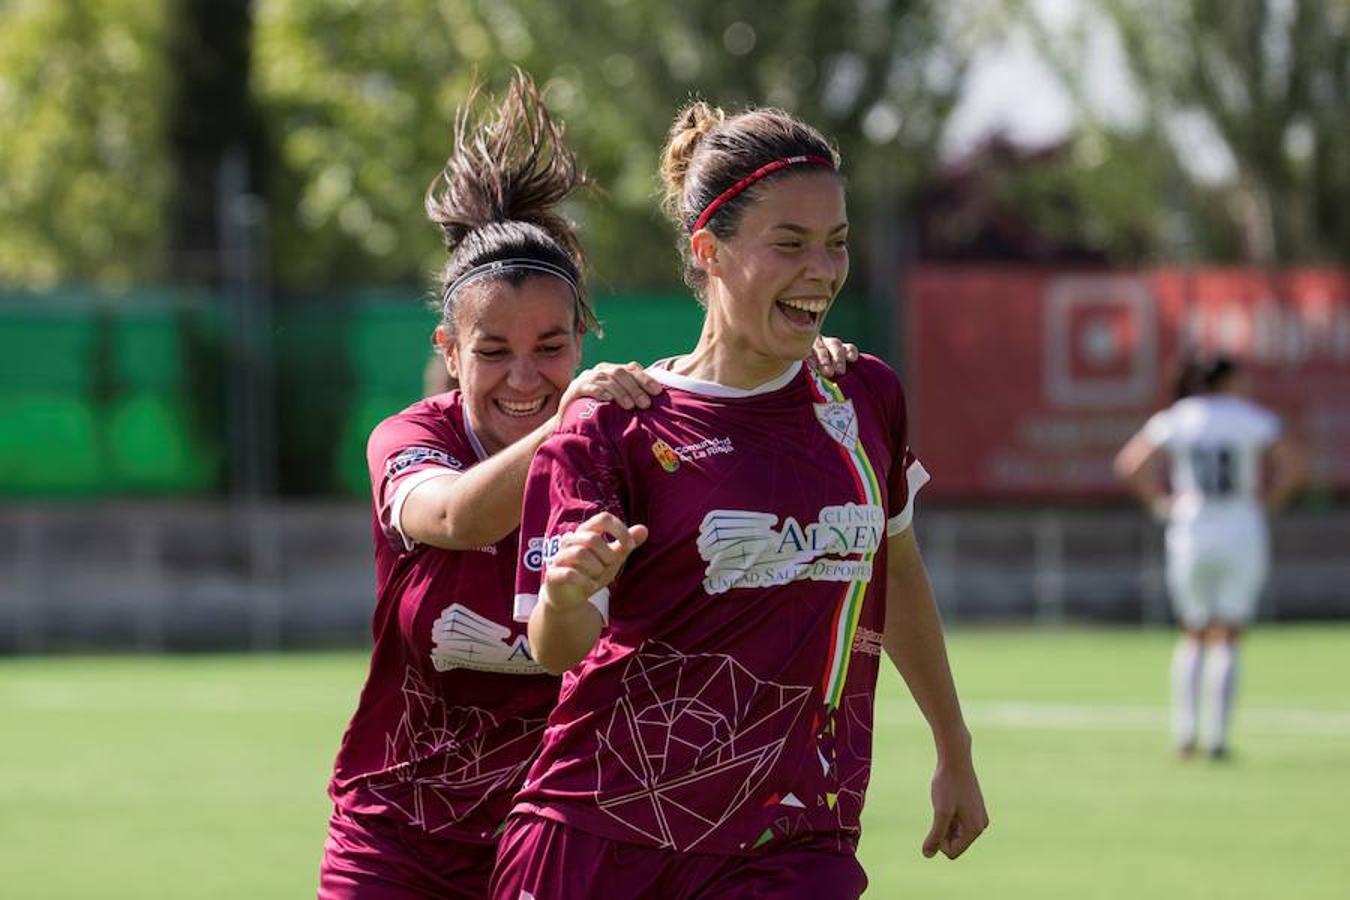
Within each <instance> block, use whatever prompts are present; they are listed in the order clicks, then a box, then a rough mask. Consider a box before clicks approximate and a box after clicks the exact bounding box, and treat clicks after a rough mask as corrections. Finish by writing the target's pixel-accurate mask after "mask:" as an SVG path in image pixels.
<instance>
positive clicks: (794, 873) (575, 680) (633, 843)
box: [492, 103, 988, 900]
mask: <svg viewBox="0 0 1350 900" xmlns="http://www.w3.org/2000/svg"><path fill="white" fill-rule="evenodd" d="M662 174H663V176H664V180H665V184H666V190H667V203H666V208H667V212H668V213H669V214H670V216H671V218H672V219H673V220H674V222H675V224H676V226H677V228H678V229H679V230H680V248H681V252H682V256H683V258H684V261H685V263H686V266H685V274H686V280H687V281H688V283H689V285H690V287H691V288H692V289H693V291H694V293H695V294H696V296H697V297H698V299H699V301H700V303H701V304H702V305H703V306H704V308H705V310H706V315H705V319H704V325H703V331H702V335H701V336H700V338H699V341H698V344H697V345H696V346H695V347H694V348H693V349H692V350H691V351H690V352H689V353H688V354H686V355H684V356H680V357H676V358H673V359H669V360H665V361H663V362H660V363H657V364H655V365H654V366H652V367H650V368H649V369H648V370H647V374H648V375H650V376H651V377H652V378H653V379H655V380H656V381H657V382H659V383H660V384H661V385H663V386H664V388H665V390H664V391H662V392H661V393H660V394H659V395H657V396H656V397H654V398H653V399H652V403H651V405H650V406H649V407H646V408H643V409H633V410H630V409H625V408H623V407H621V406H618V405H616V404H613V403H603V402H597V401H590V400H582V401H579V402H578V403H577V404H575V405H574V406H573V407H572V409H571V410H570V411H569V413H568V414H567V415H566V416H565V417H564V421H563V424H562V425H561V426H560V427H559V429H558V430H557V431H556V432H555V433H554V434H553V435H552V436H551V437H550V438H549V439H548V440H547V441H545V442H544V444H543V445H542V447H541V448H540V450H539V452H538V454H537V455H536V457H535V459H534V462H533V463H532V465H531V469H530V474H529V476H528V479H527V482H526V487H525V500H524V510H523V519H522V525H521V535H522V537H521V550H522V555H521V559H520V564H519V569H518V572H517V586H516V590H517V593H516V617H517V619H519V620H521V621H528V627H529V636H530V644H531V647H532V648H533V649H534V652H535V658H536V659H537V661H538V662H539V663H540V664H541V665H542V666H544V668H546V669H548V670H549V671H553V672H564V673H565V675H564V679H563V689H562V694H561V696H560V698H559V703H558V706H557V707H556V708H555V710H554V711H553V713H552V714H551V715H550V717H549V721H548V725H547V726H546V728H545V734H544V741H543V747H542V749H541V751H540V756H539V758H538V759H537V760H536V761H535V763H534V765H533V766H532V767H531V770H530V774H529V776H528V777H527V779H526V782H525V787H524V788H523V789H522V790H521V792H520V793H519V794H518V795H517V798H516V805H515V807H514V809H513V811H512V815H511V818H510V819H508V821H507V827H506V831H505V832H504V834H503V836H502V840H501V844H500V848H499V851H498V861H497V870H496V872H495V873H494V876H493V886H492V896H493V897H495V898H499V900H520V898H524V897H531V898H534V900H554V898H557V900H561V898H578V897H598V896H607V897H670V898H684V897H691V898H692V897H741V896H757V897H759V896H764V897H769V896H771V897H786V898H793V897H800V898H819V897H832V898H835V897H857V896H858V895H860V894H861V893H862V891H863V889H864V888H865V886H866V883H867V880H866V877H865V875H864V874H863V871H862V868H861V866H860V865H859V864H858V862H857V859H856V853H855V851H856V848H857V844H858V838H859V834H860V825H859V821H860V816H861V812H862V805H863V795H864V792H865V790H866V787H867V782H868V778H869V774H870V768H871V755H872V747H871V743H872V740H871V736H872V735H871V733H872V708H873V700H874V695H875V687H876V679H877V673H878V669H879V666H880V659H881V656H882V654H883V653H885V654H886V655H887V656H889V657H890V658H891V660H892V662H893V663H894V664H895V665H896V667H897V668H898V669H899V670H900V672H901V674H902V675H903V676H904V678H905V680H906V682H907V683H908V685H909V688H910V691H911V693H912V694H913V696H914V698H915V700H916V701H917V702H918V705H919V707H920V709H921V710H922V712H923V714H924V715H925V716H926V718H927V720H928V722H929V725H930V726H931V728H932V732H933V737H934V740H935V743H936V745H937V757H938V765H937V771H936V774H935V775H934V778H933V782H932V798H933V807H934V817H933V823H932V827H931V829H930V831H929V833H928V835H927V837H926V838H925V839H924V841H923V844H922V850H923V853H924V855H926V856H932V855H933V854H935V853H936V852H938V851H942V852H943V853H944V854H945V855H947V856H949V857H953V858H954V857H956V856H959V855H960V854H961V853H962V852H963V851H964V850H965V849H966V848H967V847H968V846H969V845H970V843H971V842H972V841H973V840H975V838H976V837H977V836H978V835H979V834H980V832H981V831H983V830H984V828H985V827H986V826H987V824H988V818H987V816H986V813H985V808H984V801H983V799H982V797H981V794H980V788H979V783H978V780H977V778H976V775H975V770H974V766H973V763H972V760H971V741H970V734H969V732H968V731H967V729H966V726H965V724H964V721H963V719H962V715H961V710H960V705H959V703H958V700H957V695H956V691H955V688H954V686H953V683H952V677H951V673H950V669H949V667H948V663H947V656H946V651H945V646H944V641H943V636H942V627H941V624H940V620H939V618H938V613H937V609H936V605H935V603H934V601H933V595H932V591H931V589H930V587H929V583H928V578H927V575H926V573H925V571H924V567H923V562H922V559H921V557H920V555H919V550H918V547H917V545H916V544H915V539H914V533H913V529H912V528H911V520H912V517H913V511H914V494H915V492H916V491H917V490H918V489H919V487H920V486H922V485H923V484H924V482H925V481H926V480H927V478H928V475H927V473H926V472H925V471H924V468H923V466H922V465H921V464H920V463H919V462H918V461H917V460H916V459H915V458H914V456H913V454H911V453H910V450H909V446H908V444H907V439H906V420H905V401H904V395H903V392H902V390H901V387H900V383H899V381H898V380H897V379H896V376H895V374H894V373H893V372H892V371H891V370H890V368H889V367H887V366H886V365H885V364H884V363H882V362H880V361H879V360H877V359H875V358H872V357H866V356H865V357H863V358H862V359H860V360H859V361H858V362H857V363H856V364H855V365H853V366H852V367H850V368H849V370H848V372H847V373H845V374H843V375H840V376H838V377H835V378H833V379H832V378H830V377H827V376H826V375H824V374H821V373H819V372H815V371H812V370H811V369H809V368H808V367H805V366H803V365H802V364H801V362H800V360H801V359H802V357H803V355H804V354H805V353H806V351H807V350H808V349H809V348H810V346H811V343H812V341H813V340H815V339H816V337H817V335H818V334H819V331H820V326H821V322H822V321H823V320H824V318H825V315H826V313H827V312H828V311H829V308H830V305H831V303H832V302H833V301H834V298H835V296H836V295H837V294H838V292H839V289H840V287H841V286H842V285H843V283H844V279H845V277H846V275H847V273H848V250H847V241H848V217H847V214H846V209H845V202H844V191H843V184H842V180H841V178H840V176H839V172H838V156H837V154H836V152H835V150H834V149H833V147H832V146H831V145H830V144H829V142H828V141H826V140H825V139H824V138H823V137H822V136H821V135H820V134H819V133H817V132H816V131H815V130H814V129H812V128H810V127H809V126H807V125H805V124H803V123H801V122H799V121H797V120H796V119H793V118H792V117H790V116H788V115H786V114H784V113H781V112H778V111H776V110H767V109H758V110H750V111H748V112H743V113H741V114H739V115H734V116H726V115H725V114H723V113H722V112H721V111H720V110H716V109H712V108H710V107H708V106H707V105H705V104H701V103H699V104H694V105H692V106H690V107H689V108H688V109H686V110H684V111H683V112H681V114H680V116H679V117H678V118H677V120H676V122H675V124H674V126H673V127H672V130H671V133H670V139H669V142H668V144H667V147H666V150H665V157H664V161H663V167H662Z"/></svg>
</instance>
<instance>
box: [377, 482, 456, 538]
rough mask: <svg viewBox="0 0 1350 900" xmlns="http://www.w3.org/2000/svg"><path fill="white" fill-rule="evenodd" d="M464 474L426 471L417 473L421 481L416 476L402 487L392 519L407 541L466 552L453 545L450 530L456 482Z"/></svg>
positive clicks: (397, 496)
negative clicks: (449, 516)
mask: <svg viewBox="0 0 1350 900" xmlns="http://www.w3.org/2000/svg"><path fill="white" fill-rule="evenodd" d="M462 474H463V473H462V472H457V471H455V470H453V469H442V468H436V469H427V470H425V471H423V472H419V473H418V475H420V476H422V477H421V478H417V476H413V477H414V478H417V480H416V481H412V480H411V479H410V480H409V481H408V482H407V483H406V484H405V485H400V486H399V488H398V489H397V491H398V492H397V493H396V494H395V497H394V501H393V508H392V510H391V516H390V518H391V524H392V525H393V526H394V528H395V529H397V530H398V532H399V533H400V534H402V535H403V537H404V539H405V540H407V541H414V542H416V543H419V544H428V545H430V546H433V547H445V548H447V549H452V550H462V549H467V548H463V547H456V546H452V544H451V542H450V541H449V539H448V528H447V525H448V522H447V517H448V515H449V511H450V509H451V506H452V505H453V499H454V491H455V489H456V482H457V481H459V476H460V475H462Z"/></svg>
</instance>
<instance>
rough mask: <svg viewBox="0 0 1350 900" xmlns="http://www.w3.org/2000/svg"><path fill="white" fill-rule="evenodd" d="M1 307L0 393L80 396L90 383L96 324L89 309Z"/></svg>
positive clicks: (11, 300)
mask: <svg viewBox="0 0 1350 900" xmlns="http://www.w3.org/2000/svg"><path fill="white" fill-rule="evenodd" d="M4 299H5V301H6V302H4V303H2V304H0V389H9V390H17V389H25V388H26V389H33V390H39V391H71V392H84V391H88V390H90V389H91V386H92V385H93V381H94V362H95V356H96V352H97V349H98V348H97V342H98V337H99V326H98V321H97V319H96V318H95V316H94V315H93V314H92V311H91V309H90V308H89V307H87V306H82V307H79V308H60V307H55V305H54V308H52V309H34V308H31V307H28V308H16V307H15V305H14V298H8V297H7V298H4Z"/></svg>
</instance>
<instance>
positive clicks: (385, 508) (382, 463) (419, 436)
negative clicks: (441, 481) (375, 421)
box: [366, 414, 471, 550]
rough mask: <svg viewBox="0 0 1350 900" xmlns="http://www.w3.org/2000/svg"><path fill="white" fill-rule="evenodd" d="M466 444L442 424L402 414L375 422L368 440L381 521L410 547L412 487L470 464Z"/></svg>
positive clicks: (374, 497)
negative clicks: (407, 513) (405, 518)
mask: <svg viewBox="0 0 1350 900" xmlns="http://www.w3.org/2000/svg"><path fill="white" fill-rule="evenodd" d="M469 449H470V448H468V447H467V446H459V445H458V442H455V441H453V440H451V439H450V435H449V434H447V433H446V430H445V429H443V428H437V427H435V426H434V425H433V424H432V423H430V422H426V421H422V420H420V419H418V418H416V417H413V416H408V415H406V414H400V415H396V416H391V417H390V418H388V419H385V420H384V421H383V422H381V423H380V424H379V425H377V426H376V427H375V430H374V431H373V432H371V434H370V440H369V442H367V444H366V463H367V464H368V465H369V467H370V487H371V494H372V500H373V502H374V504H375V511H376V513H377V514H378V517H379V521H380V527H381V529H382V530H383V531H384V534H385V536H386V537H387V538H389V539H390V540H392V541H400V542H402V544H403V547H404V549H405V550H411V549H412V548H413V547H414V546H416V542H415V541H413V540H411V539H410V538H409V537H408V536H407V535H406V534H404V533H403V528H402V524H401V521H400V517H401V515H402V513H403V503H404V501H406V500H407V499H408V495H409V494H411V493H412V490H413V488H415V487H417V486H418V485H420V484H423V483H424V482H427V481H430V480H431V479H433V478H441V477H444V476H447V475H457V474H459V473H460V472H463V471H464V469H465V468H466V466H465V464H464V462H463V461H462V460H463V459H465V458H471V457H469V456H468V454H467V453H466V452H465V451H467V450H469Z"/></svg>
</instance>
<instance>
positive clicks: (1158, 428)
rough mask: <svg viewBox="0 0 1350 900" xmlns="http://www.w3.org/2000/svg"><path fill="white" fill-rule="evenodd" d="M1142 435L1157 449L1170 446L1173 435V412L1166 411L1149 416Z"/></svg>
mask: <svg viewBox="0 0 1350 900" xmlns="http://www.w3.org/2000/svg"><path fill="white" fill-rule="evenodd" d="M1140 434H1142V435H1143V436H1144V440H1146V441H1148V442H1149V443H1150V444H1152V445H1153V446H1155V447H1166V446H1167V445H1168V444H1170V443H1171V441H1172V435H1173V428H1172V414H1171V410H1168V409H1164V410H1161V411H1159V412H1156V413H1154V414H1153V415H1151V416H1149V419H1148V421H1147V422H1145V423H1144V427H1143V429H1142V430H1141V431H1140Z"/></svg>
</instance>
